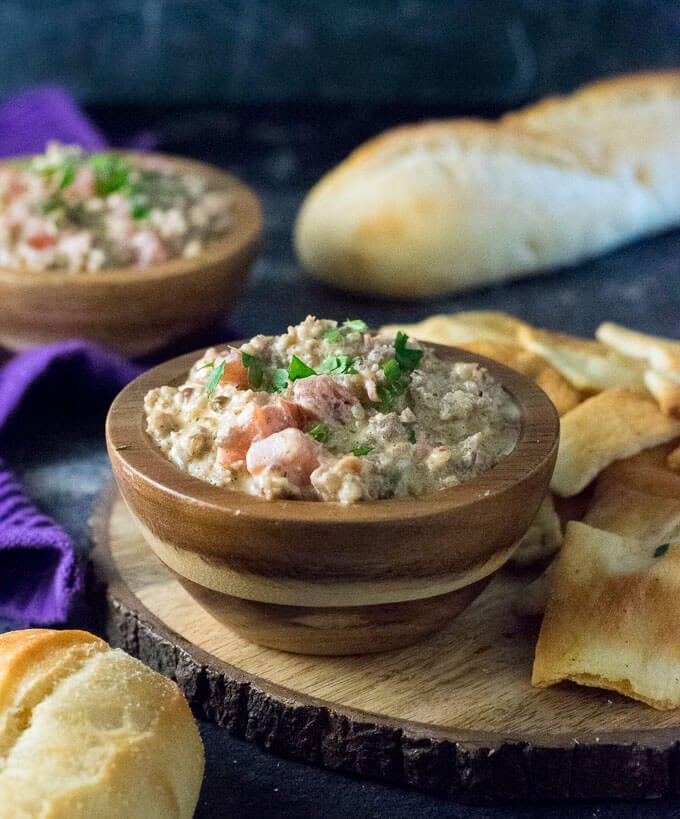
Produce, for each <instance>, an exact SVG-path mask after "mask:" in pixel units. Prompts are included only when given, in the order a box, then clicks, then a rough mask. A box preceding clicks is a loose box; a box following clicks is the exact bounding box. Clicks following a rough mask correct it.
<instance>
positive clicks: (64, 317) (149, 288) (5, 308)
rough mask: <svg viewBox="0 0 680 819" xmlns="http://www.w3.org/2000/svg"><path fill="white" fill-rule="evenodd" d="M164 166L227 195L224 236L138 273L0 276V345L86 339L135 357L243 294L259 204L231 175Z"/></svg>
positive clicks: (187, 331)
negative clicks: (229, 212) (191, 254)
mask: <svg viewBox="0 0 680 819" xmlns="http://www.w3.org/2000/svg"><path fill="white" fill-rule="evenodd" d="M128 153H129V154H132V155H134V154H133V152H128ZM167 158H168V159H169V160H171V161H172V162H173V164H175V165H176V166H177V167H178V168H179V169H180V170H181V171H185V172H188V173H194V174H198V175H200V176H204V177H207V178H208V179H209V180H211V181H212V182H213V184H215V185H216V186H219V187H220V188H224V189H227V190H230V191H233V205H232V208H233V226H232V227H231V228H230V229H229V231H228V232H227V233H226V234H225V235H224V236H221V237H219V238H216V239H214V240H212V241H210V242H209V243H207V245H206V248H205V250H204V251H203V252H202V253H201V254H200V256H198V257H197V258H195V259H185V258H177V259H171V260H169V261H167V262H162V263H160V264H155V265H151V266H149V267H143V268H142V267H123V268H109V269H106V270H101V271H98V272H96V273H83V274H73V273H62V272H59V271H46V272H43V273H27V272H24V271H17V270H11V269H8V268H0V304H2V309H1V310H0V345H2V346H4V347H6V348H8V349H10V350H23V349H26V348H28V347H34V346H37V345H39V344H49V343H51V342H55V341H60V340H62V339H67V338H86V339H89V340H91V341H95V342H98V343H99V344H102V345H104V346H105V347H108V348H109V349H112V350H116V351H118V352H120V353H123V354H124V355H130V356H138V355H143V354H145V353H149V352H152V351H153V350H157V349H160V348H162V347H165V346H166V345H168V344H170V343H171V342H173V341H176V340H177V339H181V338H182V337H184V336H190V335H192V334H194V333H196V332H197V331H199V330H200V329H202V328H205V327H208V326H210V325H211V324H213V323H215V322H217V321H218V320H219V319H220V318H221V317H222V316H224V314H225V312H226V311H227V309H228V307H229V305H230V304H231V303H232V302H234V301H235V300H236V298H237V297H238V296H239V295H240V294H241V292H242V290H243V288H244V286H245V281H246V277H247V273H248V270H249V268H250V265H251V263H252V261H253V259H254V258H255V255H256V252H257V248H258V243H259V239H260V233H261V230H262V213H261V209H260V205H259V202H258V200H257V197H256V196H255V194H254V193H253V192H252V191H251V190H250V189H249V188H248V187H246V186H245V185H243V184H242V183H241V182H239V181H238V180H237V179H236V178H235V177H233V176H231V175H230V174H227V173H223V172H222V171H220V170H218V169H217V168H214V167H212V166H210V165H206V164H204V163H202V162H196V161H194V160H189V159H184V158H181V157H174V156H171V157H167ZM8 161H12V160H8ZM14 161H16V160H14Z"/></svg>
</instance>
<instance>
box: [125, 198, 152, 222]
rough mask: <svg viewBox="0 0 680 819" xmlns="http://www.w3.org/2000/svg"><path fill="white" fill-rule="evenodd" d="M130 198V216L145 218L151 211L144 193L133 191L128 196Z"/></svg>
mask: <svg viewBox="0 0 680 819" xmlns="http://www.w3.org/2000/svg"><path fill="white" fill-rule="evenodd" d="M129 200H130V216H131V217H132V218H133V219H136V220H139V219H146V218H147V217H148V216H149V214H150V213H151V208H150V207H149V203H148V199H147V197H146V196H145V195H144V194H140V193H133V194H131V195H130V197H129Z"/></svg>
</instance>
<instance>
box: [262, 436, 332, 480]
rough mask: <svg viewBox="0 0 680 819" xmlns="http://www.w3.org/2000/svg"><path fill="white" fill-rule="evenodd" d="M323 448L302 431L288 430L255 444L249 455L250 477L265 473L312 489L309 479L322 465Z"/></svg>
mask: <svg viewBox="0 0 680 819" xmlns="http://www.w3.org/2000/svg"><path fill="white" fill-rule="evenodd" d="M321 449H322V447H321V445H320V444H319V443H317V442H316V441H315V440H314V439H313V438H311V437H310V436H309V435H305V433H304V432H302V430H299V429H296V428H292V427H290V428H288V429H284V430H281V432H275V433H274V434H273V435H269V436H268V437H267V438H263V439H262V440H260V441H255V442H254V443H253V444H252V445H251V447H250V449H249V450H248V454H247V455H246V467H247V469H248V472H250V474H251V475H259V474H261V473H262V472H264V471H265V470H267V471H269V472H273V473H275V474H277V475H285V477H286V478H287V479H288V480H289V481H290V483H291V484H293V486H297V487H302V486H307V485H309V482H310V475H311V474H312V472H313V471H314V470H315V469H316V467H317V466H318V465H319V454H320V452H321Z"/></svg>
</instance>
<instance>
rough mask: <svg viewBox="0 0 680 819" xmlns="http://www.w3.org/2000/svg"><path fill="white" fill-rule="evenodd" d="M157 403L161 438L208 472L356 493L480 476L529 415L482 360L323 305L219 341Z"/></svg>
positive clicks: (290, 494) (351, 498) (429, 487)
mask: <svg viewBox="0 0 680 819" xmlns="http://www.w3.org/2000/svg"><path fill="white" fill-rule="evenodd" d="M144 411H145V417H146V429H147V432H148V434H149V436H150V437H151V438H152V440H153V441H154V442H155V443H156V445H157V446H158V447H159V448H160V449H161V451H162V452H163V453H164V454H165V455H166V456H167V457H168V458H169V459H170V460H171V461H172V462H173V463H175V464H176V465H177V466H178V467H180V468H181V469H182V470H185V471H187V472H189V473H190V474H192V475H194V476H196V477H198V478H202V479H203V480H206V481H209V482H210V483H212V484H215V485H217V486H225V487H231V488H233V489H236V490H240V491H244V492H248V493H250V494H252V495H260V496H262V497H264V498H270V499H271V498H302V499H310V500H323V501H339V502H340V503H345V504H346V503H353V502H355V501H360V500H374V499H378V498H390V497H400V496H405V495H422V494H423V493H426V492H430V491H433V490H438V489H445V488H447V487H450V486H455V485H456V484H459V483H461V482H462V481H468V480H470V479H471V478H474V477H476V476H477V475H479V474H480V473H482V472H484V471H486V470H488V469H491V468H492V467H493V466H494V465H495V464H497V463H498V462H499V460H501V459H502V458H503V457H505V456H506V455H507V454H508V453H510V452H511V451H512V449H513V448H514V446H515V444H516V443H517V439H518V435H519V428H520V419H519V411H518V408H517V405H516V404H515V403H514V402H513V400H512V399H511V398H510V396H509V395H508V393H507V392H506V391H505V390H504V389H503V388H502V386H501V385H500V384H499V383H497V382H496V381H495V380H494V379H493V378H492V377H491V375H490V374H489V373H488V371H487V370H485V369H484V368H483V367H481V366H479V365H478V364H475V363H467V362H457V363H456V362H451V361H450V360H445V359H443V358H440V357H439V356H437V355H436V354H435V353H434V352H433V351H432V350H431V349H430V348H428V347H427V346H424V345H421V344H419V343H418V342H416V341H412V340H410V339H408V337H407V336H406V335H405V334H403V333H399V334H398V335H397V336H396V338H391V337H387V336H381V335H373V334H371V333H369V332H367V329H366V326H365V324H364V323H363V322H362V321H346V322H344V323H342V324H338V323H337V322H335V321H331V320H318V319H316V318H314V317H313V316H308V317H307V318H306V319H305V320H304V321H303V322H302V323H301V324H298V325H297V326H295V327H289V328H288V332H287V333H284V334H283V335H279V336H265V335H257V336H255V337H254V338H252V339H250V341H248V342H246V343H245V344H243V345H241V346H240V347H239V348H234V347H225V348H221V349H216V348H211V349H209V350H207V351H206V352H205V354H204V355H203V357H202V358H201V359H200V360H199V361H196V362H195V364H194V365H193V366H192V367H191V370H190V372H189V375H188V378H187V380H186V382H185V383H184V384H182V385H181V386H179V387H174V386H162V387H158V388H156V389H153V390H151V391H150V392H149V393H148V394H147V395H146V397H145V401H144Z"/></svg>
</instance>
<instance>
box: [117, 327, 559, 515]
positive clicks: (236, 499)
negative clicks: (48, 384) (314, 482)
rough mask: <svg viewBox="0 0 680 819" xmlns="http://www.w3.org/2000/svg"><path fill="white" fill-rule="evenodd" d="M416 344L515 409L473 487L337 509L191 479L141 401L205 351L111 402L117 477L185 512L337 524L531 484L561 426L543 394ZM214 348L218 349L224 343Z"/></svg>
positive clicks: (153, 373)
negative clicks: (493, 387)
mask: <svg viewBox="0 0 680 819" xmlns="http://www.w3.org/2000/svg"><path fill="white" fill-rule="evenodd" d="M227 343H228V344H230V345H231V346H238V345H239V344H242V343H244V340H238V341H234V342H224V344H227ZM419 343H421V344H422V345H423V346H425V347H428V348H430V349H432V350H433V351H434V352H435V353H436V354H437V355H439V356H443V357H446V358H449V359H450V360H453V361H466V362H478V363H479V364H481V365H482V366H484V367H486V368H487V369H488V370H489V372H490V373H491V375H492V376H493V377H494V378H495V379H496V380H498V381H500V383H501V384H502V385H503V387H504V388H505V389H506V390H507V391H508V392H509V393H510V395H511V396H512V398H513V400H514V401H515V402H516V403H517V404H518V406H519V408H520V417H521V426H520V433H519V439H518V441H517V444H516V446H515V448H514V449H513V450H512V452H511V453H510V454H509V455H507V456H506V457H505V458H503V459H502V460H501V461H499V463H498V464H497V465H496V466H494V467H492V468H491V469H490V470H487V471H486V472H483V473H482V474H481V475H479V476H477V477H476V478H473V479H472V480H470V481H465V482H463V483H461V484H458V485H457V486H454V487H450V488H448V489H442V490H436V491H433V492H428V493H426V494H424V495H420V496H415V497H413V496H408V497H396V498H385V499H381V500H373V501H359V502H356V503H351V504H341V503H340V502H338V501H316V500H297V499H275V500H267V499H265V498H262V497H260V496H255V495H249V494H247V493H245V492H239V491H235V490H232V489H228V488H226V487H219V486H215V485H213V484H211V483H209V482H207V481H204V480H202V479H200V478H197V477H195V476H193V475H190V474H189V473H187V472H184V471H182V470H181V469H180V468H179V467H178V466H176V465H175V464H173V463H172V462H171V461H170V460H169V459H168V458H167V457H166V456H165V455H164V454H163V453H162V452H161V451H160V450H159V449H158V448H157V447H156V446H155V444H154V443H153V442H152V440H151V439H150V438H149V436H148V435H147V434H146V431H145V429H144V422H143V417H144V415H143V399H144V395H145V394H146V393H147V392H148V390H150V389H152V388H154V387H158V386H162V385H166V384H171V385H173V384H174V385H179V384H181V383H182V382H183V380H184V379H185V377H186V375H187V373H188V370H189V367H190V366H191V364H193V363H194V362H195V361H197V360H198V359H199V358H200V357H201V355H202V352H203V350H197V351H194V352H189V353H185V354H183V355H181V356H177V357H175V358H172V359H169V360H167V361H165V362H163V363H161V364H158V365H156V366H154V367H152V368H151V369H149V370H146V371H145V372H143V373H142V374H141V375H139V376H137V378H135V379H134V380H133V381H131V382H130V383H129V384H127V385H126V386H125V387H124V388H123V389H122V390H121V391H120V392H119V393H118V395H117V396H116V397H115V399H114V400H113V402H112V404H111V406H110V408H109V411H108V414H107V417H106V423H105V436H106V445H107V449H108V453H109V457H110V459H111V462H112V466H113V468H114V473H116V472H118V471H119V470H120V471H122V472H123V473H124V474H125V476H126V480H127V479H130V478H133V479H136V480H137V481H141V483H142V484H144V485H146V486H147V487H150V488H153V489H154V490H155V491H160V492H161V493H162V494H163V495H166V496H171V497H172V498H173V500H174V501H179V502H183V503H185V504H187V505H188V507H191V508H194V509H196V508H198V507H201V508H204V509H211V510H213V511H215V512H217V513H220V514H225V515H228V516H230V517H231V516H239V517H240V519H241V520H242V521H243V520H248V519H250V520H254V521H258V520H259V521H265V520H276V521H280V522H286V521H289V522H305V521H313V522H315V523H319V524H322V525H331V526H337V525H348V524H371V523H380V522H386V521H389V522H392V523H399V522H400V521H404V522H405V521H407V520H408V521H413V519H417V518H432V517H436V516H438V515H442V514H448V513H449V512H451V511H452V510H454V509H458V508H460V507H463V506H470V505H471V504H475V503H479V504H481V503H486V502H489V501H491V500H492V499H493V498H497V499H498V498H500V497H501V496H502V495H503V494H504V493H506V492H509V491H511V490H512V489H513V488H514V487H516V486H517V485H518V484H519V483H521V482H522V481H526V480H530V479H531V478H532V476H534V475H535V474H536V473H537V472H539V471H540V470H541V469H543V468H545V464H546V462H547V461H549V460H550V459H551V458H555V457H556V453H557V448H558V444H559V428H560V420H559V416H558V414H557V410H556V409H555V407H554V405H553V404H552V402H551V401H550V399H549V398H548V396H547V395H546V394H545V393H544V392H543V390H542V389H541V388H540V387H538V386H537V385H536V384H535V383H534V382H533V381H531V380H530V379H529V378H528V377H527V376H525V375H523V374H521V373H519V372H517V371H516V370H512V369H510V368H509V367H506V366H505V365H503V364H500V363H498V362H496V361H494V360H492V359H489V358H487V357H485V356H481V355H477V354H476V353H472V352H469V351H467V350H462V349H460V348H457V347H449V346H444V345H438V344H432V343H430V342H419ZM211 346H216V347H218V348H219V347H220V346H222V344H217V345H211ZM135 410H137V411H135ZM546 488H547V487H546Z"/></svg>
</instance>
